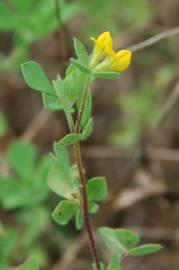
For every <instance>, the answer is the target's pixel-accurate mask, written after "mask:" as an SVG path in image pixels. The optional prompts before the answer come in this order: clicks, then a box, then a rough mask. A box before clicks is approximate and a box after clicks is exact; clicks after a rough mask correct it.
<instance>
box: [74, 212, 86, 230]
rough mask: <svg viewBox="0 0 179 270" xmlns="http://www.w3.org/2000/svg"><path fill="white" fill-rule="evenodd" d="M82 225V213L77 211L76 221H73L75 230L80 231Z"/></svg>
mask: <svg viewBox="0 0 179 270" xmlns="http://www.w3.org/2000/svg"><path fill="white" fill-rule="evenodd" d="M83 224H84V218H83V212H82V210H81V209H78V210H77V212H76V220H75V225H76V229H77V230H81V229H82V228H83Z"/></svg>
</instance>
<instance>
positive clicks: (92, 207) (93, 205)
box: [89, 202, 99, 214]
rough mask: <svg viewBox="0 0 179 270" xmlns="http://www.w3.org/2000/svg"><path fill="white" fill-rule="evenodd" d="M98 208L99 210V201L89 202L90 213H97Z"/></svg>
mask: <svg viewBox="0 0 179 270" xmlns="http://www.w3.org/2000/svg"><path fill="white" fill-rule="evenodd" d="M98 210H99V205H98V204H97V203H94V202H91V203H89V212H90V214H96V213H97V211H98Z"/></svg>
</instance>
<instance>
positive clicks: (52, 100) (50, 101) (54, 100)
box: [42, 93, 62, 111]
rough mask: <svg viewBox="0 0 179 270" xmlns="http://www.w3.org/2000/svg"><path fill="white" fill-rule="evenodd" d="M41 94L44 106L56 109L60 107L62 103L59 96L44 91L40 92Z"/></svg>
mask: <svg viewBox="0 0 179 270" xmlns="http://www.w3.org/2000/svg"><path fill="white" fill-rule="evenodd" d="M42 96H43V105H44V107H45V108H47V109H49V110H52V111H56V110H60V109H62V105H61V102H60V99H59V97H57V96H56V97H55V96H51V95H48V94H45V93H42Z"/></svg>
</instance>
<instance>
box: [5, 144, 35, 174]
mask: <svg viewBox="0 0 179 270" xmlns="http://www.w3.org/2000/svg"><path fill="white" fill-rule="evenodd" d="M36 159H37V150H36V148H35V146H34V145H33V144H30V143H27V142H24V141H22V140H16V141H14V142H13V143H12V144H11V145H10V147H9V148H8V151H7V160H8V162H9V164H10V166H11V167H12V169H13V170H14V171H15V172H16V173H17V174H18V175H20V176H21V177H27V178H29V177H30V176H31V175H32V173H33V171H34V168H35V165H36Z"/></svg>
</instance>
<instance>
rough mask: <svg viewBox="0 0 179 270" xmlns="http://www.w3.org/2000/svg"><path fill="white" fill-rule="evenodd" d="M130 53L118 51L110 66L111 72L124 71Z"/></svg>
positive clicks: (129, 58)
mask: <svg viewBox="0 0 179 270" xmlns="http://www.w3.org/2000/svg"><path fill="white" fill-rule="evenodd" d="M131 57H132V52H131V51H129V50H121V51H118V52H117V53H116V54H115V55H114V56H112V58H113V63H112V64H111V66H110V69H111V70H113V71H118V72H120V71H124V70H125V69H127V68H128V66H129V65H130V62H131Z"/></svg>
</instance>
